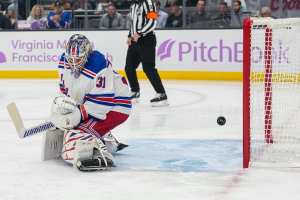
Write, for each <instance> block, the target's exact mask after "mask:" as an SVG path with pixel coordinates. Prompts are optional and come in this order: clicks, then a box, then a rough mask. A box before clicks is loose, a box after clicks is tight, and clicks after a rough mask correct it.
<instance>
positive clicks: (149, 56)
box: [125, 34, 165, 93]
mask: <svg viewBox="0 0 300 200" xmlns="http://www.w3.org/2000/svg"><path fill="white" fill-rule="evenodd" d="M155 46H156V36H155V35H154V34H148V35H146V36H143V37H140V38H139V39H138V41H137V42H132V43H131V45H130V46H129V47H128V50H127V56H126V65H125V72H126V75H127V78H128V81H129V85H130V87H131V91H132V92H139V91H140V86H139V82H138V79H137V74H136V69H137V68H138V66H139V64H140V63H142V66H143V71H144V72H145V74H146V76H147V78H148V79H149V81H150V83H151V85H152V86H153V88H154V90H155V91H156V92H157V93H165V89H164V86H163V84H162V82H161V79H160V77H159V74H158V72H157V69H156V68H155Z"/></svg>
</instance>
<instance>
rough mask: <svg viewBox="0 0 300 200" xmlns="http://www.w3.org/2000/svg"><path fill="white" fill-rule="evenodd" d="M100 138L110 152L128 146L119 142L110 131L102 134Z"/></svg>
mask: <svg viewBox="0 0 300 200" xmlns="http://www.w3.org/2000/svg"><path fill="white" fill-rule="evenodd" d="M102 140H103V142H104V144H105V145H106V147H107V150H108V151H109V152H110V153H115V152H118V151H121V150H123V149H125V148H126V147H128V145H127V144H124V143H121V142H119V141H118V140H117V139H116V138H115V137H114V136H113V135H112V134H111V133H107V134H106V135H105V136H103V137H102Z"/></svg>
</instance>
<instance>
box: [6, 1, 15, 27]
mask: <svg viewBox="0 0 300 200" xmlns="http://www.w3.org/2000/svg"><path fill="white" fill-rule="evenodd" d="M6 17H7V18H8V19H9V20H10V23H11V26H12V28H16V27H17V12H16V5H15V3H12V4H10V5H9V6H8V7H7V12H6Z"/></svg>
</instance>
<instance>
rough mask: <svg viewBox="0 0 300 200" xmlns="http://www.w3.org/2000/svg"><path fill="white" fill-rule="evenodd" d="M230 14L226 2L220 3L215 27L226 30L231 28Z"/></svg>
mask: <svg viewBox="0 0 300 200" xmlns="http://www.w3.org/2000/svg"><path fill="white" fill-rule="evenodd" d="M230 20H231V17H230V13H229V12H228V6H227V3H226V2H220V3H219V5H218V15H217V16H216V17H215V18H214V22H215V26H217V27H218V28H226V27H229V26H230Z"/></svg>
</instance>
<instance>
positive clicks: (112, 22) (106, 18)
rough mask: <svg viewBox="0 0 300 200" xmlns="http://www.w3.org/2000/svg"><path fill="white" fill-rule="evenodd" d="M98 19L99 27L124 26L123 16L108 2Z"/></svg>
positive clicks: (114, 27) (113, 27) (118, 27)
mask: <svg viewBox="0 0 300 200" xmlns="http://www.w3.org/2000/svg"><path fill="white" fill-rule="evenodd" d="M106 11H107V13H106V14H104V15H103V16H102V18H101V20H100V25H99V27H100V29H122V28H124V18H123V16H122V15H121V14H120V13H118V12H117V10H116V7H115V5H114V4H110V5H109V6H108V7H107V9H106Z"/></svg>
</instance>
